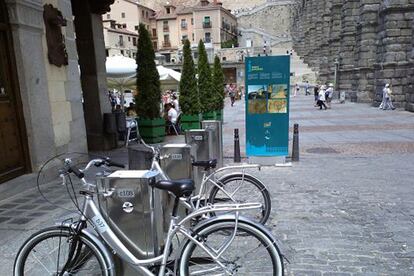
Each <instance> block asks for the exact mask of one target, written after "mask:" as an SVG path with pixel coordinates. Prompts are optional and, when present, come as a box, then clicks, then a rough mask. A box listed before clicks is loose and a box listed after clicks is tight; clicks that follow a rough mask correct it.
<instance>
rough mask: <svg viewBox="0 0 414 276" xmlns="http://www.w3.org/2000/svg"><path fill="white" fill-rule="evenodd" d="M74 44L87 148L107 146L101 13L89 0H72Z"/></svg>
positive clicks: (106, 104) (99, 148) (107, 106)
mask: <svg viewBox="0 0 414 276" xmlns="http://www.w3.org/2000/svg"><path fill="white" fill-rule="evenodd" d="M72 8H73V15H74V16H75V20H74V23H75V31H76V45H77V49H78V54H79V65H80V69H81V84H82V91H83V99H84V113H85V125H86V133H87V139H88V148H89V149H90V150H104V149H109V148H110V146H111V142H110V138H109V137H108V136H107V135H106V134H105V132H104V123H103V113H105V112H111V106H110V103H109V100H108V96H107V93H108V89H107V84H106V68H105V59H106V54H105V43H104V37H103V26H102V16H101V15H100V14H94V13H93V12H94V7H92V6H91V5H90V2H89V1H84V0H73V1H72Z"/></svg>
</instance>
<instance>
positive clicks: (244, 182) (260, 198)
mask: <svg viewBox="0 0 414 276" xmlns="http://www.w3.org/2000/svg"><path fill="white" fill-rule="evenodd" d="M217 184H219V185H220V188H221V189H224V191H225V192H224V191H223V190H221V189H220V188H219V187H217V186H213V188H212V189H211V191H210V196H209V199H208V200H209V202H210V203H211V204H215V203H248V202H258V203H261V204H262V208H261V209H253V210H248V211H242V212H240V214H241V215H242V216H244V217H247V218H248V219H251V220H253V221H255V222H258V223H261V224H265V223H266V222H267V220H268V219H269V216H270V211H271V209H272V206H271V200H270V194H269V191H268V190H267V189H266V187H265V185H264V184H263V183H262V182H261V181H260V180H258V179H257V178H255V177H253V176H251V175H249V174H242V173H235V174H230V175H225V176H223V177H222V178H220V179H219V180H218V181H217ZM226 193H228V194H230V195H232V197H233V199H234V200H232V199H231V198H230V197H229V196H228V195H227V194H226ZM221 214H223V213H212V215H213V216H214V215H221Z"/></svg>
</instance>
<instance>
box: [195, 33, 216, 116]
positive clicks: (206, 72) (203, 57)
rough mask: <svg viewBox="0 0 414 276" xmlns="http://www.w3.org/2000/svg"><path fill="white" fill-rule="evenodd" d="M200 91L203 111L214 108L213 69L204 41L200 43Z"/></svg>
mask: <svg viewBox="0 0 414 276" xmlns="http://www.w3.org/2000/svg"><path fill="white" fill-rule="evenodd" d="M197 65H198V68H197V69H198V70H197V72H198V93H199V96H200V104H201V112H203V113H204V112H209V111H213V110H214V102H213V96H212V94H213V89H212V80H211V69H210V64H208V58H207V52H206V48H205V47H204V42H203V41H202V40H200V42H199V43H198V64H197Z"/></svg>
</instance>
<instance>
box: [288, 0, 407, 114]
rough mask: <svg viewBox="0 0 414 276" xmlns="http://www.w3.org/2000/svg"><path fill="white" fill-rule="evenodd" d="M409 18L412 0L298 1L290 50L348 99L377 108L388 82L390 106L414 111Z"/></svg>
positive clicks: (321, 80) (322, 80)
mask: <svg viewBox="0 0 414 276" xmlns="http://www.w3.org/2000/svg"><path fill="white" fill-rule="evenodd" d="M413 18H414V0H387V1H382V0H297V1H296V4H295V5H294V6H293V8H292V21H291V28H292V37H293V44H294V49H295V50H296V52H297V53H298V54H299V55H300V56H301V57H302V58H303V59H304V61H305V62H306V63H307V64H309V66H311V67H312V68H313V69H314V70H316V71H317V72H318V74H319V77H318V78H319V81H320V82H336V88H337V90H338V91H346V92H348V96H349V97H350V98H351V99H352V100H355V101H358V102H370V103H372V104H373V105H375V106H378V105H379V103H380V102H381V99H382V88H383V87H384V84H385V83H391V85H392V90H393V92H394V101H395V106H396V107H401V108H405V109H407V110H410V111H414V91H413V86H414V85H413V74H414V72H413V71H414V70H413V67H414V63H413V61H414V59H413V58H414V49H413V30H414V27H413V26H414V21H413ZM336 67H338V71H337V78H336V79H335V68H336Z"/></svg>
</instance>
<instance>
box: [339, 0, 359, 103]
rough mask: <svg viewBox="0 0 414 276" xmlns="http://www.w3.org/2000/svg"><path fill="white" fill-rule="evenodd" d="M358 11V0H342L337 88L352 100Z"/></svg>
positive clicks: (354, 84) (353, 94)
mask: <svg viewBox="0 0 414 276" xmlns="http://www.w3.org/2000/svg"><path fill="white" fill-rule="evenodd" d="M358 11H359V0H346V1H343V6H342V13H341V15H342V21H341V22H342V28H341V34H340V54H339V56H340V70H339V90H341V91H347V92H348V95H349V96H350V98H351V100H352V101H356V100H357V97H356V81H355V69H356V66H355V47H356V40H355V34H356V25H357V20H358Z"/></svg>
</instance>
